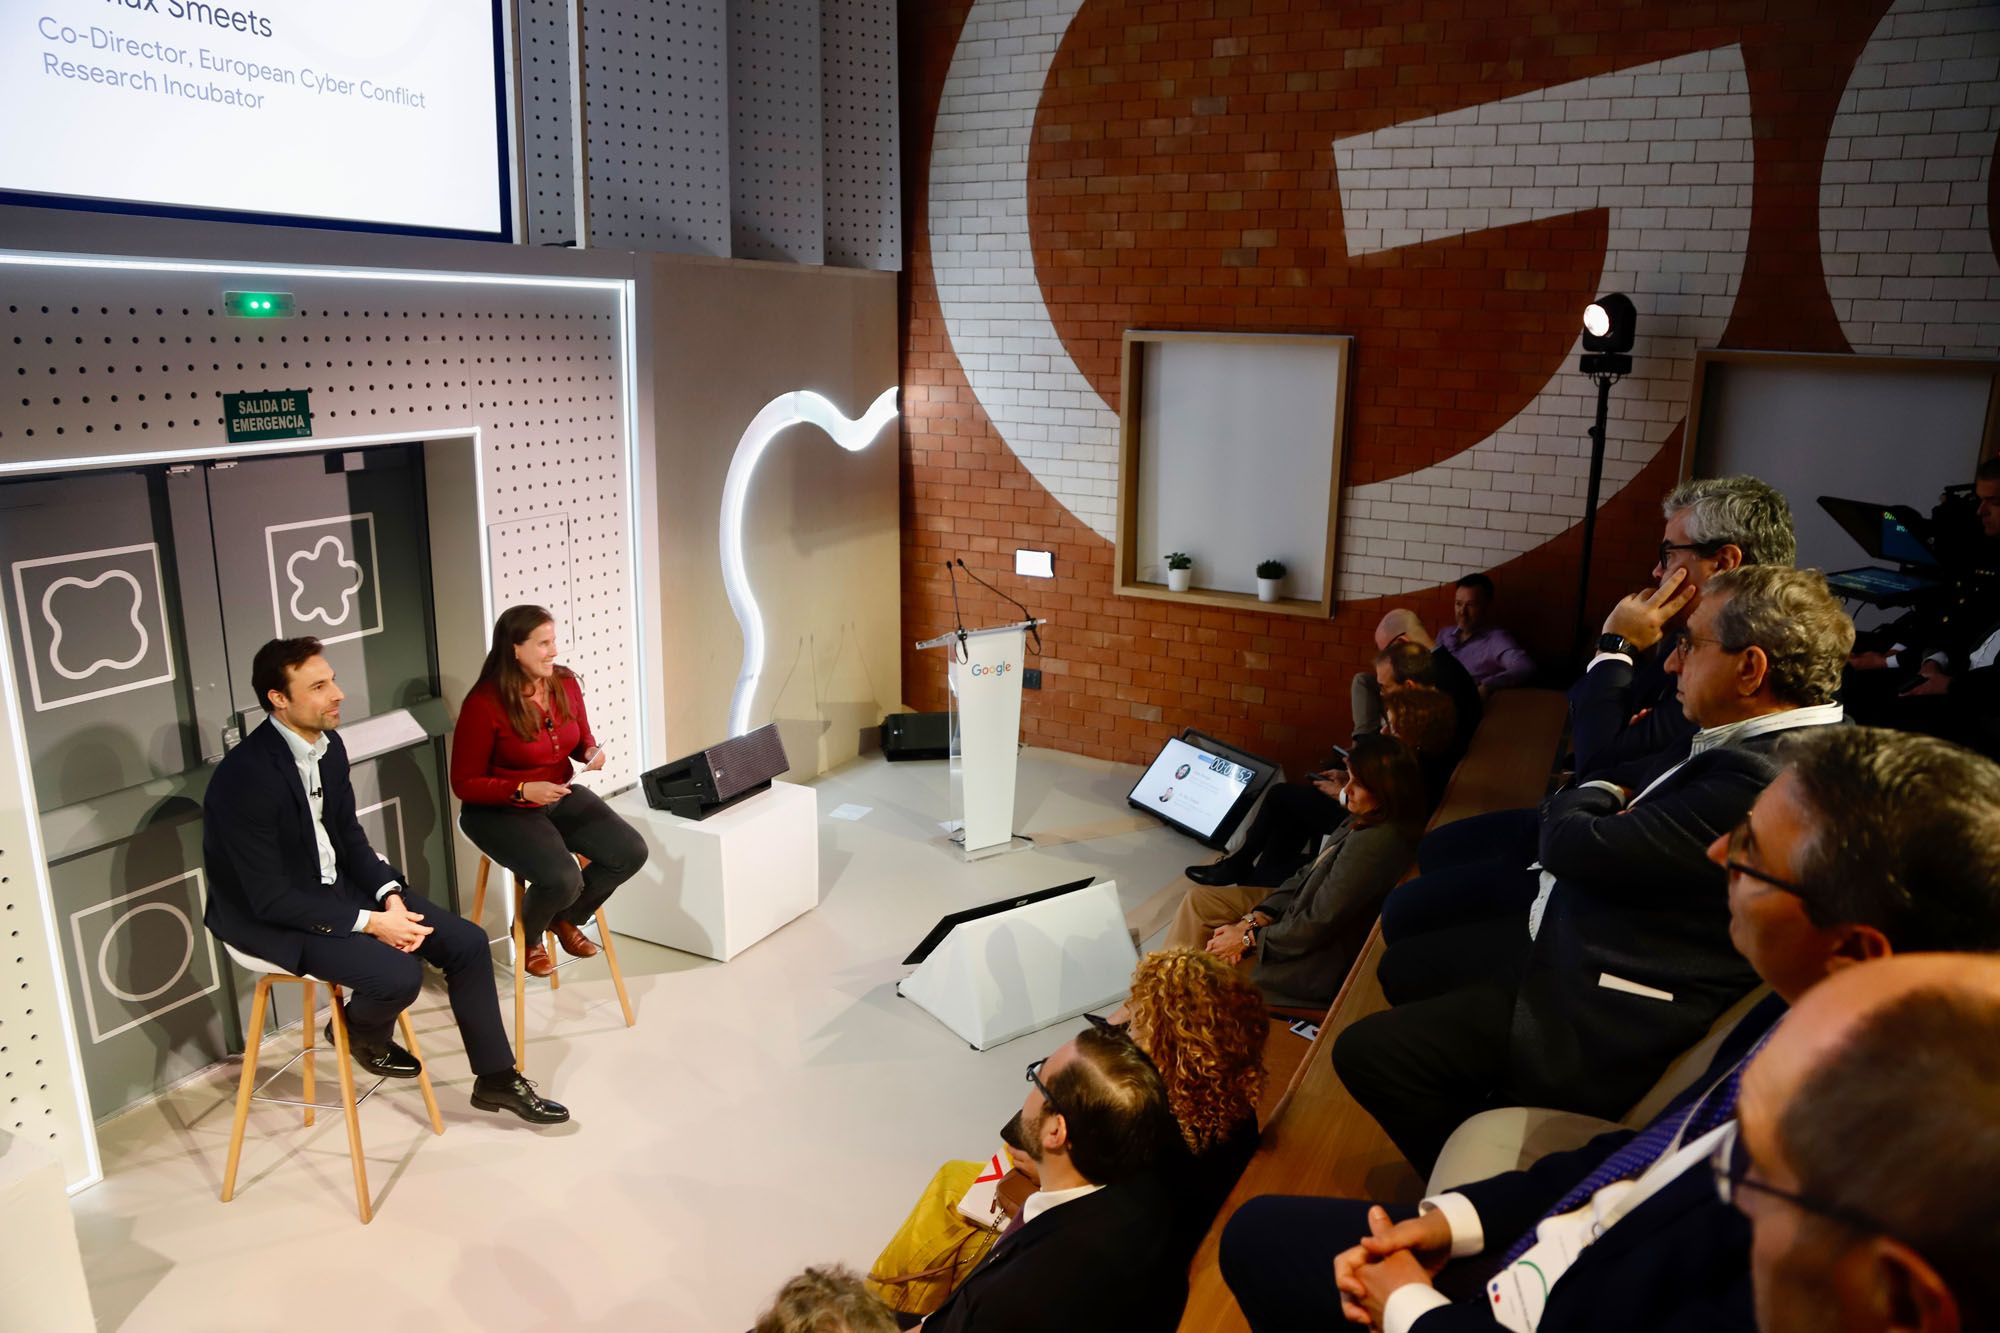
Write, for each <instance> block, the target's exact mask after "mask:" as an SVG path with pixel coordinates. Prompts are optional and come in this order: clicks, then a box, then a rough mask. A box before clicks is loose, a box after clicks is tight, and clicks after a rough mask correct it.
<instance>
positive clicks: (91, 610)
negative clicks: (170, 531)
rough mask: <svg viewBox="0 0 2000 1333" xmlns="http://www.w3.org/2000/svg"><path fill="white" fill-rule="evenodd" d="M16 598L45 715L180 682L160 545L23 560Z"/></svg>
mask: <svg viewBox="0 0 2000 1333" xmlns="http://www.w3.org/2000/svg"><path fill="white" fill-rule="evenodd" d="M14 599H15V605H16V607H17V608H18V615H19V618H20V619H19V623H20V625H21V633H22V638H23V640H24V642H25V646H26V648H27V658H28V687H29V692H30V693H31V694H32V695H33V697H34V706H35V711H36V712H38V713H41V712H47V711H48V710H50V709H52V708H63V707H66V706H67V705H70V704H80V703H85V702H87V701H89V700H91V699H102V698H105V697H106V696H107V695H113V694H123V693H125V692H126V691H128V690H138V689H144V688H145V687H147V686H149V685H160V684H164V683H166V682H168V681H171V680H172V679H173V678H174V660H173V650H172V645H171V644H170V643H169V641H168V638H167V610H166V593H165V589H164V586H163V582H162V576H161V570H160V548H159V547H158V546H157V545H156V544H154V543H152V542H143V543H140V544H139V545H136V546H113V547H108V548H105V549H102V550H95V551H75V552H71V553H69V554H66V555H52V556H43V557H41V558H40V559H36V560H18V561H16V562H15V563H14Z"/></svg>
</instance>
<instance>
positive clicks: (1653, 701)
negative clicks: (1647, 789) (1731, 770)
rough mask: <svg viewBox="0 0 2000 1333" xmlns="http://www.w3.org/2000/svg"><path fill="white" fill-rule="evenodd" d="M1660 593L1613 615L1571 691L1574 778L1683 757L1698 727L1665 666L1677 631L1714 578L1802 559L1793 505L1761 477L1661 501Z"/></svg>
mask: <svg viewBox="0 0 2000 1333" xmlns="http://www.w3.org/2000/svg"><path fill="white" fill-rule="evenodd" d="M1660 509H1661V512H1662V513H1663V514H1665V515H1666V520H1667V526H1666V531H1665V533H1664V535H1663V536H1662V537H1661V538H1660V559H1659V563H1658V564H1656V565H1654V566H1653V579H1654V581H1655V582H1656V583H1657V584H1658V586H1657V587H1655V588H1652V589H1649V590H1648V591H1646V592H1638V593H1633V594H1632V595H1631V596H1630V597H1627V598H1625V599H1623V600H1622V601H1620V602H1619V603H1618V605H1616V606H1614V607H1612V608H1611V614H1610V615H1609V616H1607V617H1605V621H1604V632H1603V634H1602V635H1601V636H1600V637H1599V639H1598V641H1597V648H1598V651H1597V655H1596V656H1595V657H1593V658H1591V660H1590V664H1589V666H1588V667H1587V668H1586V669H1585V671H1584V675H1583V679H1582V680H1580V681H1578V682H1577V684H1576V685H1575V686H1574V687H1573V688H1572V689H1571V691H1570V729H1571V736H1570V739H1571V743H1572V744H1573V745H1574V746H1575V748H1576V771H1577V774H1578V776H1580V777H1595V776H1597V775H1598V772H1599V770H1602V769H1609V768H1613V767H1616V766H1618V765H1621V764H1626V763H1630V762H1631V761H1633V760H1643V759H1647V758H1649V757H1652V756H1656V755H1659V754H1661V753H1663V752H1666V753H1671V754H1673V755H1674V756H1675V757H1676V758H1678V757H1679V755H1680V754H1681V753H1684V752H1685V748H1686V745H1687V742H1688V739H1689V737H1691V736H1693V735H1694V732H1695V724H1694V722H1693V721H1692V720H1691V719H1689V718H1687V717H1686V716H1684V715H1683V714H1682V712H1681V707H1680V703H1679V701H1678V700H1677V698H1676V696H1675V692H1674V683H1673V681H1672V680H1670V679H1669V678H1668V677H1669V675H1670V674H1671V673H1669V671H1668V670H1667V663H1666V659H1667V657H1668V656H1669V655H1670V652H1671V650H1672V647H1673V634H1672V631H1674V630H1676V629H1678V628H1679V627H1681V626H1683V625H1685V624H1686V623H1687V617H1688V613H1689V608H1691V607H1692V606H1694V605H1697V604H1699V601H1700V599H1701V596H1702V589H1703V587H1705V586H1706V585H1707V583H1708V581H1709V580H1710V579H1711V578H1713V577H1715V576H1716V575H1717V574H1721V573H1726V572H1727V571H1729V570H1732V569H1737V568H1740V567H1742V566H1744V565H1784V566H1789V565H1790V564H1791V563H1792V562H1793V561H1794V560H1795V559H1797V557H1798V542H1797V540H1796V539H1795V538H1794V537H1793V535H1792V508H1791V506H1790V505H1789V504H1787V503H1786V502H1785V497H1784V496H1783V495H1782V494H1780V493H1779V492H1778V491H1777V490H1776V489H1775V488H1773V487H1771V486H1770V485H1768V484H1766V483H1765V482H1761V481H1759V480H1757V478H1755V477H1711V478H1707V479H1704V480H1699V481H1684V482H1682V483H1681V484H1680V485H1678V486H1676V487H1674V489H1673V490H1672V491H1670V492H1668V494H1667V498H1666V499H1665V500H1664V501H1662V502H1661V505H1660Z"/></svg>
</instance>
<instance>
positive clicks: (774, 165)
mask: <svg viewBox="0 0 2000 1333" xmlns="http://www.w3.org/2000/svg"><path fill="white" fill-rule="evenodd" d="M819 61H820V6H819V0H731V3H730V6H729V208H730V219H729V223H730V226H729V231H730V242H731V253H732V254H734V255H735V257H736V258H738V259H777V260H790V261H792V262H793V263H798V264H817V263H820V262H821V256H822V254H823V253H824V246H823V243H822V240H821V236H822V232H821V220H820V208H821V188H822V187H821V175H820V153H821V145H820V64H819Z"/></svg>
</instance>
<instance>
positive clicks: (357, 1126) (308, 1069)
mask: <svg viewBox="0 0 2000 1333" xmlns="http://www.w3.org/2000/svg"><path fill="white" fill-rule="evenodd" d="M224 947H225V948H229V956H230V957H231V958H234V959H235V960H236V961H237V963H238V964H239V965H240V966H241V967H242V968H243V969H244V970H245V971H247V972H254V973H256V974H257V993H256V997H255V999H253V1000H252V1001H251V1005H250V1026H249V1028H248V1029H247V1033H246V1039H245V1042H244V1051H243V1075H242V1077H241V1078H240V1079H238V1080H237V1085H236V1119H235V1121H234V1122H233V1123H232V1124H231V1125H230V1127H229V1162H228V1165H227V1166H225V1167H224V1168H223V1171H222V1201H223V1202H224V1203H228V1202H229V1201H230V1200H231V1199H232V1198H234V1197H235V1195H236V1166H237V1163H238V1162H239V1161H240V1160H241V1159H242V1156H243V1127H244V1125H245V1124H246V1123H247V1122H248V1120H249V1119H250V1103H251V1102H252V1101H260V1102H284V1103H285V1104H286V1105H287V1106H301V1107H304V1108H305V1123H306V1124H307V1125H311V1124H312V1123H313V1115H314V1113H315V1112H316V1111H318V1110H319V1109H320V1108H321V1106H323V1105H326V1104H325V1103H322V1102H317V1101H315V1100H313V1051H314V1045H315V1043H314V1041H313V1037H314V1023H313V1019H314V1017H315V1015H314V1012H313V1011H314V1009H315V1008H316V1007H317V1006H316V1005H315V1003H314V999H313V987H314V986H316V985H319V984H321V983H320V981H319V978H317V977H310V976H293V975H292V974H291V973H289V972H284V971H280V970H279V969H278V968H275V967H273V966H271V964H269V963H267V962H265V961H264V960H263V959H261V958H255V957H252V956H251V955H249V954H247V953H244V952H242V951H241V950H239V949H235V948H230V947H229V946H227V945H225V946H224ZM285 983H297V984H298V985H299V986H300V987H301V988H302V992H303V998H302V999H301V1001H300V1009H301V1019H300V1025H301V1026H302V1027H303V1029H304V1032H305V1039H304V1042H303V1043H302V1045H301V1046H300V1049H299V1053H298V1054H297V1055H295V1056H293V1057H292V1059H291V1060H287V1061H286V1062H285V1063H284V1064H283V1065H280V1066H279V1067H278V1069H277V1071H276V1072H275V1073H273V1074H272V1075H271V1078H269V1079H265V1080H264V1082H263V1083H258V1082H257V1051H258V1048H259V1047H260V1046H261V1045H262V1044H263V1040H264V1015H265V1013H266V1012H267V1011H268V1010H269V1008H270V1002H271V987H272V986H275V985H282V984H285ZM325 985H326V988H327V991H328V993H329V994H331V996H332V997H333V1017H332V1020H331V1026H332V1028H333V1055H334V1059H335V1060H336V1061H337V1062H338V1063H339V1065H340V1102H339V1106H340V1109H341V1112H342V1113H343V1114H344V1115H345V1116H346V1117H347V1155H348V1156H349V1157H350V1158H351V1159H352V1160H353V1163H354V1202H355V1204H356V1206H357V1207H358V1208H359V1209H360V1212H361V1220H362V1222H363V1223H364V1224H365V1223H367V1222H370V1221H372V1220H373V1219H374V1217H375V1208H374V1205H373V1204H372V1203H370V1202H369V1198H368V1168H367V1166H366V1165H365V1164H364V1162H363V1161H362V1157H361V1118H360V1114H359V1107H360V1105H361V1103H362V1102H365V1101H367V1100H368V1098H369V1097H370V1096H372V1095H373V1094H374V1092H375V1089H376V1088H379V1087H381V1086H382V1080H381V1079H379V1078H378V1079H376V1080H375V1082H374V1084H373V1085H372V1086H370V1087H369V1089H368V1091H367V1092H364V1093H362V1094H361V1095H360V1096H359V1097H357V1096H355V1095H354V1066H353V1064H352V1063H350V1059H351V1057H350V1052H349V1051H348V1046H347V1020H346V1018H345V1017H344V1016H343V1015H342V1014H341V1011H340V987H339V986H337V985H334V984H333V983H332V982H326V983H325ZM396 1021H397V1022H398V1023H399V1024H400V1025H401V1027H402V1032H403V1045H404V1046H406V1047H408V1048H409V1051H410V1054H411V1055H412V1056H414V1057H416V1059H417V1062H418V1063H419V1064H422V1062H423V1058H424V1057H423V1052H422V1051H420V1050H418V1049H417V1034H416V1032H415V1031H414V1030H413V1029H412V1028H411V1027H410V1016H409V1015H408V1014H407V1013H404V1014H398V1015H397V1017H396ZM293 1060H303V1061H304V1069H303V1071H302V1072H303V1075H304V1083H305V1090H304V1095H305V1100H304V1101H297V1102H295V1101H292V1100H291V1099H290V1098H287V1097H263V1096H259V1095H258V1091H259V1089H261V1088H263V1087H265V1086H267V1085H268V1084H269V1083H270V1082H271V1079H274V1078H276V1077H278V1075H279V1074H282V1073H284V1072H285V1070H287V1069H289V1068H291V1065H292V1061H293ZM417 1086H418V1087H420V1088H422V1089H423V1093H424V1109H425V1110H426V1111H428V1112H429V1113H430V1119H431V1130H432V1132H433V1133H437V1134H442V1133H444V1117H443V1116H441V1115H439V1114H438V1104H437V1096H436V1094H435V1093H433V1092H432V1091H431V1075H430V1070H429V1069H421V1070H419V1072H418V1074H417ZM326 1109H328V1110H332V1109H333V1108H332V1106H330V1105H326Z"/></svg>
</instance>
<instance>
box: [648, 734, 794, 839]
mask: <svg viewBox="0 0 2000 1333" xmlns="http://www.w3.org/2000/svg"><path fill="white" fill-rule="evenodd" d="M790 767H791V764H790V763H789V762H788V761H787V760H786V758H785V743H784V742H783V741H782V740H780V739H779V738H778V726H777V724H776V723H775V722H773V723H770V724H767V725H765V726H761V727H759V728H757V730H755V731H750V732H745V733H744V734H743V735H741V736H734V737H731V738H730V739H729V740H726V741H723V742H722V743H721V744H719V745H711V746H709V747H708V748H707V749H706V750H697V751H695V752H694V753H693V754H691V755H688V756H687V757H686V758H685V759H676V760H674V761H673V762H672V763H670V764H661V765H660V766H659V767H658V768H655V769H649V770H647V771H646V772H645V773H643V774H641V775H640V777H639V785H640V787H641V788H643V789H644V790H645V793H646V804H647V805H650V806H652V807H653V809H655V810H665V811H667V812H668V813H669V814H675V815H679V816H680V817H681V818H682V819H706V818H708V817H709V816H710V815H712V814H714V813H715V812H716V811H717V810H726V809H728V808H729V807H730V806H732V805H734V804H736V803H737V802H738V801H741V800H744V799H745V798H747V797H751V796H755V795H756V794H757V793H758V792H760V791H765V790H768V789H769V787H770V785H771V779H772V778H775V777H777V776H778V774H780V773H782V772H784V771H785V770H786V769H787V768H790Z"/></svg>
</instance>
